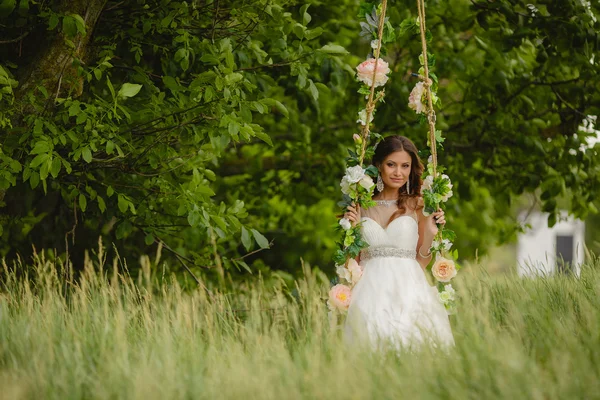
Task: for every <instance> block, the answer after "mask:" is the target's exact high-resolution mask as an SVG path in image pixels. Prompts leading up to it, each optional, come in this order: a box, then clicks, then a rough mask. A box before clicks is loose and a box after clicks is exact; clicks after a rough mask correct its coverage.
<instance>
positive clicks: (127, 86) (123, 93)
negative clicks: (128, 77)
mask: <svg viewBox="0 0 600 400" xmlns="http://www.w3.org/2000/svg"><path fill="white" fill-rule="evenodd" d="M141 89H142V85H138V84H137V83H124V84H123V86H121V89H119V93H118V94H119V96H120V97H123V98H125V97H133V96H135V95H136V94H138V93H139V91H140V90H141Z"/></svg>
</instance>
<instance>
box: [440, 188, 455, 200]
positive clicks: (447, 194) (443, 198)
mask: <svg viewBox="0 0 600 400" xmlns="http://www.w3.org/2000/svg"><path fill="white" fill-rule="evenodd" d="M453 194H454V193H452V190H451V191H449V192H448V193H446V195H445V196H442V201H443V202H444V203H445V202H447V201H448V199H449V198H450V197H452V195H453Z"/></svg>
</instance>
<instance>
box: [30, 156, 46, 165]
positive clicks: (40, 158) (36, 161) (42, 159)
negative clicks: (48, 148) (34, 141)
mask: <svg viewBox="0 0 600 400" xmlns="http://www.w3.org/2000/svg"><path fill="white" fill-rule="evenodd" d="M47 159H48V154H47V153H44V154H38V155H37V156H35V157H34V158H33V160H31V162H30V163H29V167H30V168H36V167H38V166H39V165H41V164H42V163H44V162H46V160H47Z"/></svg>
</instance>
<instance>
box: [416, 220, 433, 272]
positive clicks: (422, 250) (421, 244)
mask: <svg viewBox="0 0 600 400" xmlns="http://www.w3.org/2000/svg"><path fill="white" fill-rule="evenodd" d="M417 215H418V218H419V240H418V241H417V261H418V262H419V264H420V265H421V268H423V269H425V268H427V265H429V262H430V261H431V256H432V255H431V252H430V251H429V249H430V248H431V243H432V242H433V238H434V236H435V235H431V233H430V232H429V231H430V230H429V229H427V225H429V224H431V222H430V219H432V218H433V215H430V216H429V217H425V216H424V215H423V214H422V213H421V212H419V213H417Z"/></svg>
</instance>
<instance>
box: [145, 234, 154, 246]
mask: <svg viewBox="0 0 600 400" xmlns="http://www.w3.org/2000/svg"><path fill="white" fill-rule="evenodd" d="M144 243H146V246H150V245H151V244H152V243H154V235H153V234H151V233H148V234H147V235H146V237H145V238H144Z"/></svg>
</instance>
